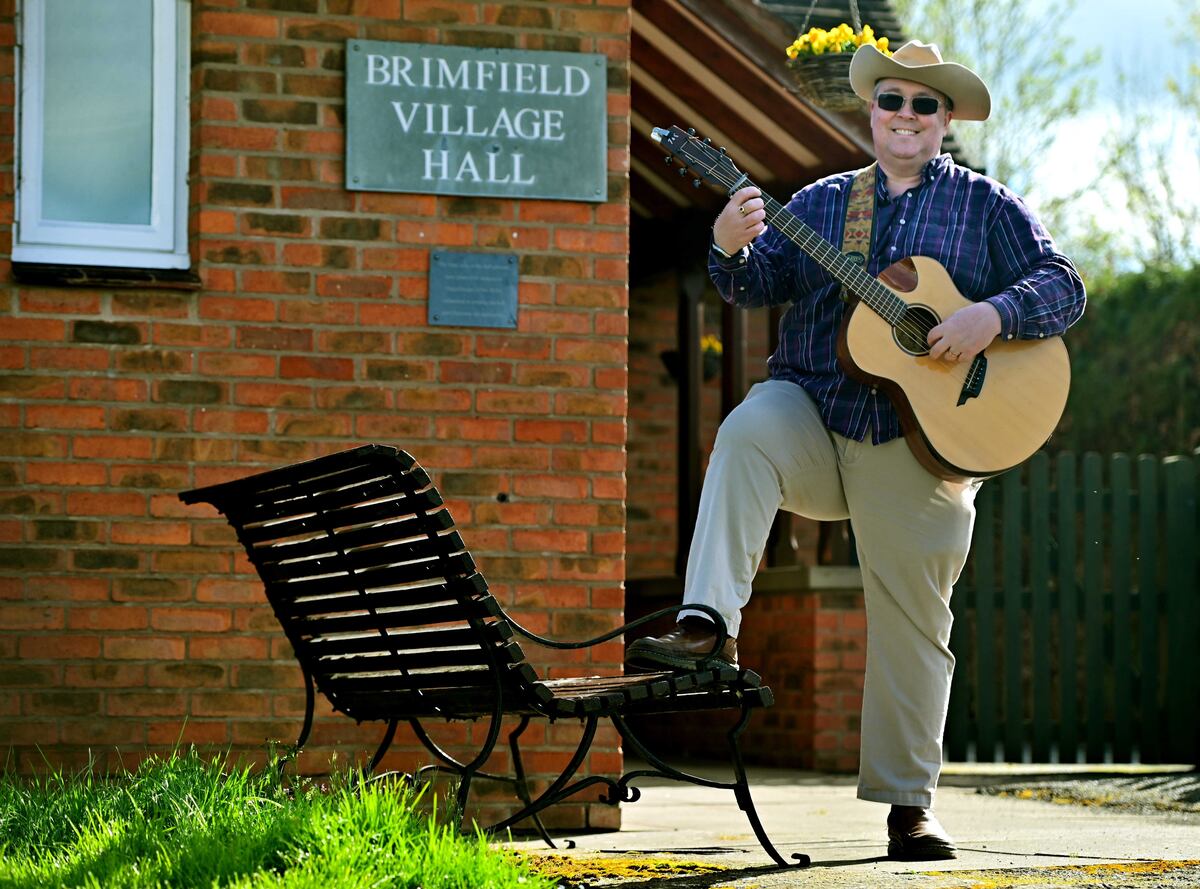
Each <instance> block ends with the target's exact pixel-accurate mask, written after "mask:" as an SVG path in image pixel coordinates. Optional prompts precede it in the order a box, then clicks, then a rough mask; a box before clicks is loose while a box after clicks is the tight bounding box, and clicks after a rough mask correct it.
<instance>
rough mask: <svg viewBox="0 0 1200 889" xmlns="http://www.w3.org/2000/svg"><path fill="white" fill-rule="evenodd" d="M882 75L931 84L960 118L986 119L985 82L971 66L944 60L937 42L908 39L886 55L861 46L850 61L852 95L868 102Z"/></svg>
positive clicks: (988, 97)
mask: <svg viewBox="0 0 1200 889" xmlns="http://www.w3.org/2000/svg"><path fill="white" fill-rule="evenodd" d="M885 77H896V78H899V79H900V80H911V81H913V82H914V83H921V84H924V85H925V86H928V87H932V88H933V89H935V90H937V91H938V92H939V93H941V94H942V95H944V96H947V97H949V99H950V101H951V103H952V104H953V110H954V116H955V117H957V118H959V119H961V120H987V116H988V114H990V113H991V110H992V97H991V95H990V94H989V93H988V88H987V84H986V83H984V82H983V81H982V80H980V78H979V75H977V74H976V73H975V72H974V71H972V70H971V69H970V68H966V67H964V66H962V65H959V64H956V63H955V62H943V61H942V53H941V51H940V50H939V49H938V48H937V44H936V43H922V42H921V41H919V40H910V41H909V42H908V43H906V44H904V45H903V46H902V47H900V48H899V49H898V50H896V52H895V53H893V54H892V55H891V56H885V55H884V54H883V53H881V52H880V51H879V50H878V49H876V48H875V47H873V46H871V45H870V44H869V43H867V44H863V45H862V46H860V47H859V48H858V50H857V51H856V52H855V53H854V58H852V59H851V60H850V86H851V87H853V89H854V92H855V94H857V95H858V97H859V98H860V99H863V100H865V101H867V102H870V101H871V99H872V98H874V92H875V83H876V82H877V81H880V80H883V79H884V78H885Z"/></svg>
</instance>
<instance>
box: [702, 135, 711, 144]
mask: <svg viewBox="0 0 1200 889" xmlns="http://www.w3.org/2000/svg"><path fill="white" fill-rule="evenodd" d="M704 144H705V145H712V139H709V138H708V137H707V136H705V137H704Z"/></svg>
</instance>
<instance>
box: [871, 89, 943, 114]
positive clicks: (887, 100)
mask: <svg viewBox="0 0 1200 889" xmlns="http://www.w3.org/2000/svg"><path fill="white" fill-rule="evenodd" d="M909 101H910V102H911V103H912V110H913V114H937V110H938V108H940V107H941V105H942V103H941V101H940V100H939V99H935V98H934V97H933V96H913V97H912V99H910V100H909ZM904 102H905V98H904V96H902V95H900V94H899V93H880V94H879V95H878V96H876V97H875V104H876V105H878V106H879V107H880V108H882V109H883V110H884V111H899V110H900V109H901V108H903V107H904Z"/></svg>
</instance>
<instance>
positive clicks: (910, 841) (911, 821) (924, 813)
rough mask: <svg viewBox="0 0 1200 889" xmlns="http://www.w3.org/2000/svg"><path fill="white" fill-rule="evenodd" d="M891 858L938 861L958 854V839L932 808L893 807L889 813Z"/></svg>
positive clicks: (889, 854)
mask: <svg viewBox="0 0 1200 889" xmlns="http://www.w3.org/2000/svg"><path fill="white" fill-rule="evenodd" d="M887 826H888V858H892V859H896V860H899V861H934V860H938V859H943V858H956V857H958V850H957V849H956V848H955V846H954V840H952V839H950V835H949V834H948V833H946V829H945V828H944V827H942V825H941V824H939V823H938V820H937V819H936V818H934V817H933V813H932V812H930V811H929V810H928V809H922V808H919V807H917V806H892V811H891V812H890V813H888V819H887Z"/></svg>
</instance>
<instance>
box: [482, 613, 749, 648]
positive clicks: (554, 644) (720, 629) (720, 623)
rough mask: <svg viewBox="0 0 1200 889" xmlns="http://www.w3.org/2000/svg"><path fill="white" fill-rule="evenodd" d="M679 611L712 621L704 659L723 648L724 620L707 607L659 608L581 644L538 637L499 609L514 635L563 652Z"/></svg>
mask: <svg viewBox="0 0 1200 889" xmlns="http://www.w3.org/2000/svg"><path fill="white" fill-rule="evenodd" d="M680 611H702V612H703V613H704V614H706V615H708V616H709V617H711V618H712V619H713V623H714V624H716V626H717V641H716V642H715V643H714V644H713V650H712V651H710V652H709V653H708V655H706V657H711V656H712V655H714V654H716V653H717V652H718V651H720V650H721V646H723V645H724V644H725V640H726V639H728V638H729V630H728V629H727V628H726V627H725V618H723V617H721V614H720V612H718V611H717V609H715V608H713V607H711V606H709V605H688V604H681V605H670V606H668V607H666V608H660V609H659V610H658V611H655V612H652V613H650V614H647V615H644V616H642V617H639V618H638V619H637V620H631V621H630V622H629V623H627V624H622V625H621V626H619V627H617V628H616V629H614V630H609V631H608V632H607V633H604V634H603V635H600V636H597V637H596V638H595V639H585V640H584V641H582V642H561V641H559V640H557V639H547V638H546V637H545V636H539V635H538V634H537V633H534V632H533V631H531V630H527V629H525V628H524V627H523V626H521V624H520V623H518V622H517V621H516V620H515V619H513V617H512V616H511V615H510V614H509V613H508V612H507V611H505V610H504V608H503V607H501V609H500V612H501V614H502V615H503V616H504V619H505V620H506V621H508V623H509V625H510V626H511V627H512V628H513V630H514V631H515V632H516V633H518V634H520V635H521V636H524V637H525V638H526V639H529V640H531V641H533V642H536V643H538V644H539V645H544V646H546V647H547V648H558V649H565V650H570V649H576V648H591V647H592V646H593V645H599V644H600V643H601V642H607V641H608V640H609V639H615V638H616V637H617V636H622V635H624V634H625V632H626V631H627V630H632V629H634V628H636V627H640V626H643V625H645V624H648V623H650V622H651V621H655V620H658V619H659V618H660V617H663V616H664V615H667V614H677V613H679V612H680Z"/></svg>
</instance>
